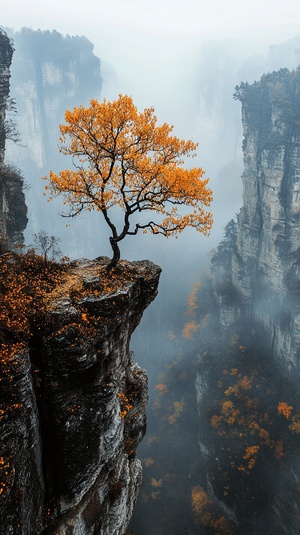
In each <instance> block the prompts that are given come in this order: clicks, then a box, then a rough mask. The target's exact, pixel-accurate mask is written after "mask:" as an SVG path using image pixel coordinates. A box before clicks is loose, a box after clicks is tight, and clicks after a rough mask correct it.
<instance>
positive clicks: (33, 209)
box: [6, 28, 106, 258]
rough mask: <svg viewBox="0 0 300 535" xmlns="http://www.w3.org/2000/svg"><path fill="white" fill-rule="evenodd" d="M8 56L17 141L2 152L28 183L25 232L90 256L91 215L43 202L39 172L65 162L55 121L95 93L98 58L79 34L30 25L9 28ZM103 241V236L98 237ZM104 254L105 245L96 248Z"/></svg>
mask: <svg viewBox="0 0 300 535" xmlns="http://www.w3.org/2000/svg"><path fill="white" fill-rule="evenodd" d="M10 35H11V38H12V40H13V43H14V48H15V51H14V56H13V63H12V67H11V96H12V97H13V98H14V99H15V101H16V106H17V114H16V117H15V121H16V126H17V129H18V131H19V133H20V138H21V141H20V143H19V144H15V143H11V142H10V143H8V144H7V149H6V157H7V161H8V162H13V164H15V165H17V166H18V167H19V168H20V169H21V170H22V173H23V175H24V177H25V182H26V184H27V185H28V189H27V190H26V203H27V206H28V212H29V213H30V218H29V222H28V225H27V228H26V233H25V238H26V242H27V243H28V244H32V243H33V234H34V233H38V232H40V231H41V230H44V231H46V232H47V233H48V234H50V235H55V236H59V238H60V240H61V248H62V249H63V250H64V253H65V254H66V255H68V256H70V257H72V258H78V257H79V256H87V257H91V258H93V257H94V256H96V251H97V250H99V243H97V249H96V248H95V247H94V248H93V250H92V248H91V247H90V246H89V243H90V242H91V241H92V242H94V241H95V239H94V237H93V238H92V236H93V234H94V233H93V228H94V226H95V224H97V223H98V220H97V223H95V217H93V216H92V215H89V214H86V215H85V217H84V218H80V219H78V220H76V221H72V225H71V227H70V228H68V229H66V221H65V220H64V219H62V218H61V217H58V216H60V215H61V214H62V213H64V212H65V210H64V205H63V202H62V200H61V199H55V200H54V201H53V202H51V203H49V202H47V197H45V196H44V195H43V194H44V193H45V189H44V188H45V182H44V181H43V180H42V177H43V176H44V175H48V174H49V171H50V169H52V170H53V171H55V172H58V171H59V170H61V169H65V167H68V166H69V165H70V164H69V162H68V161H67V160H66V158H65V157H64V156H62V155H61V154H60V153H59V151H58V143H59V135H60V133H59V124H61V123H63V122H64V115H65V111H66V110H68V109H73V107H74V106H80V105H83V106H87V105H88V104H89V101H90V99H91V98H95V99H100V94H101V87H102V78H101V70H100V69H101V64H100V60H99V58H97V57H96V56H95V55H94V53H93V45H92V43H91V42H90V41H88V39H86V38H85V37H83V36H69V35H67V36H63V35H61V34H60V33H58V32H57V31H40V30H39V31H33V30H30V29H28V28H23V29H22V30H21V31H20V32H16V33H11V34H10ZM104 242H105V243H106V238H105V240H104ZM102 250H103V251H104V254H105V253H106V249H105V248H104V247H103V249H102Z"/></svg>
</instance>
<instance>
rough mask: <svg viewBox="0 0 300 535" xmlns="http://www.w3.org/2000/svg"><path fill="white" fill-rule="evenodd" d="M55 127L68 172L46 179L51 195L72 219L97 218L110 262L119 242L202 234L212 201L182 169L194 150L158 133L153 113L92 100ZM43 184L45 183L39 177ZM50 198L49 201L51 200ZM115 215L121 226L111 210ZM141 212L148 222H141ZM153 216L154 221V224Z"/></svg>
mask: <svg viewBox="0 0 300 535" xmlns="http://www.w3.org/2000/svg"><path fill="white" fill-rule="evenodd" d="M65 120H66V124H63V125H60V132H61V137H60V152H62V153H63V154H65V155H71V156H72V159H73V164H74V167H75V170H69V169H66V170H64V171H61V172H60V173H59V174H55V173H54V172H53V171H50V174H49V179H48V181H49V184H48V185H47V186H46V189H49V191H50V193H51V195H57V194H61V193H62V194H63V195H64V197H65V204H67V205H69V207H70V211H69V213H68V215H67V217H73V216H76V215H77V214H79V213H80V212H81V211H82V210H84V209H87V210H97V211H99V212H101V213H102V214H103V217H104V220H105V221H106V223H107V225H108V226H109V228H110V231H111V236H110V238H109V239H110V244H111V247H112V250H113V258H112V261H111V264H110V266H115V265H116V263H117V262H118V260H119V259H120V250H119V242H120V241H121V240H123V239H124V238H125V237H126V236H127V235H135V234H137V233H138V231H140V230H142V231H143V232H147V231H150V232H151V233H152V234H162V235H164V236H167V237H168V236H170V235H175V234H177V233H180V232H182V231H183V230H184V229H185V228H186V227H188V226H190V227H193V228H195V229H196V230H198V231H200V232H202V233H203V234H207V233H208V232H209V230H210V228H211V224H212V214H211V213H210V212H208V211H207V210H205V207H207V206H209V205H210V203H211V200H212V192H211V190H209V189H208V188H207V183H208V179H203V180H202V176H203V174H204V171H203V170H202V169H201V167H194V168H191V169H185V168H184V158H185V157H189V156H194V155H195V150H196V147H197V144H196V143H194V142H193V141H184V140H180V139H178V138H177V137H175V136H172V135H171V132H172V130H173V127H172V126H169V125H168V124H166V123H164V124H163V125H162V126H158V125H157V124H156V123H157V119H156V116H155V115H154V109H153V108H146V109H145V110H144V111H143V112H138V110H137V108H136V107H135V105H134V104H133V101H132V98H131V97H129V96H126V95H125V96H122V95H119V98H118V99H117V100H115V101H112V102H108V101H106V100H105V99H104V101H103V102H102V103H99V102H98V101H97V100H91V102H90V107H89V108H85V107H83V106H80V107H79V108H76V107H75V108H74V109H73V111H67V112H66V114H65ZM45 179H47V177H45ZM50 198H51V197H50ZM116 206H117V207H119V208H120V209H121V212H122V220H121V222H120V216H119V215H117V214H116V211H115V210H111V209H112V208H113V207H116ZM143 212H149V213H150V214H151V216H150V217H149V218H147V219H146V217H145V216H144V214H143ZM154 214H155V216H154Z"/></svg>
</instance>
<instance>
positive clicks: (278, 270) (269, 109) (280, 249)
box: [215, 69, 300, 373]
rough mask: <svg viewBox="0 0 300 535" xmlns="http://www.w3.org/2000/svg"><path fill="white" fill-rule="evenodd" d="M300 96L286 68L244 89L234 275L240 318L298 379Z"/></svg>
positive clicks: (299, 79) (298, 77)
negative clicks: (240, 197)
mask: <svg viewBox="0 0 300 535" xmlns="http://www.w3.org/2000/svg"><path fill="white" fill-rule="evenodd" d="M299 90H300V71H299V69H298V70H297V71H292V72H289V71H288V70H287V69H281V70H280V71H278V72H274V73H272V74H269V75H265V76H263V77H262V79H261V80H260V82H256V83H254V84H253V85H251V86H249V85H248V84H242V85H241V86H240V88H239V90H238V93H239V94H238V95H237V96H238V97H239V98H240V100H241V101H242V120H243V128H244V142H243V150H244V173H243V190H244V193H243V200H244V202H243V207H242V209H241V211H240V213H239V216H238V236H237V241H236V244H235V247H234V249H233V251H232V253H233V254H232V257H231V267H230V269H229V273H230V277H231V282H232V284H233V287H234V289H235V291H236V292H237V293H238V294H239V298H240V301H239V305H240V306H239V313H240V314H244V315H246V316H249V317H251V319H253V320H256V321H257V322H258V324H259V325H261V327H262V328H263V329H264V332H265V336H266V337H267V339H268V342H269V346H270V347H271V348H272V353H273V356H274V358H275V359H278V360H279V362H280V363H281V364H282V365H283V366H284V367H285V368H286V369H287V370H289V371H290V372H297V373H299V371H300V369H299V359H300V330H299V329H300V308H299V288H300V271H299V253H300V232H299V226H300V203H299V200H300V111H299V110H300V96H299V95H300V91H299ZM216 264H218V262H216ZM221 265H222V261H221V263H220V264H219V267H220V268H221V271H222V269H223V268H222V267H221ZM215 275H216V279H217V280H219V282H220V280H221V279H222V277H223V278H224V269H223V274H221V272H219V273H218V269H215ZM227 276H228V270H227ZM220 277H221V278H220ZM236 305H237V302H235V306H236ZM225 316H226V307H225ZM227 320H228V318H227Z"/></svg>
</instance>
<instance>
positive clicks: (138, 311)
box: [0, 259, 160, 535]
mask: <svg viewBox="0 0 300 535" xmlns="http://www.w3.org/2000/svg"><path fill="white" fill-rule="evenodd" d="M104 264H105V262H104V261H103V260H101V259H98V260H97V261H93V262H92V261H88V260H83V261H79V262H76V263H74V264H73V267H72V270H71V271H70V272H69V274H68V275H67V276H66V278H65V280H64V281H60V282H59V284H58V285H57V287H56V289H55V290H54V291H53V292H52V294H51V295H50V296H49V297H48V302H47V311H46V313H45V315H44V316H43V318H42V319H41V321H40V323H39V326H38V327H36V328H35V331H34V332H33V333H32V339H31V341H30V344H29V348H28V350H27V351H24V352H23V353H22V354H18V355H16V356H15V357H13V358H12V359H11V360H9V361H8V362H7V374H6V375H5V376H4V377H3V378H2V385H3V387H4V388H2V391H3V395H4V396H5V399H6V401H7V410H6V411H1V416H0V420H1V427H2V428H1V436H2V440H3V443H2V452H1V458H0V460H1V464H0V474H1V476H2V479H1V481H2V482H1V486H0V517H1V528H0V531H1V530H2V531H1V533H3V535H4V533H5V535H8V534H13V535H15V534H17V533H22V534H23V535H41V534H43V535H53V534H54V533H55V534H57V535H78V534H79V533H80V534H81V535H100V534H101V535H123V534H124V532H125V530H126V527H127V525H128V523H129V520H130V516H131V512H132V508H133V504H134V502H135V499H136V495H137V489H138V486H139V484H140V482H141V464H140V461H139V460H138V459H137V458H136V457H135V450H136V447H137V445H138V443H139V442H140V441H141V439H142V437H143V435H144V433H145V428H146V417H145V408H146V403H147V376H146V373H145V371H144V370H142V369H141V368H140V367H139V366H138V364H136V363H134V362H133V360H132V355H131V352H130V349H129V343H130V336H131V334H132V332H133V331H134V329H135V328H136V326H137V325H138V323H139V322H140V319H141V317H142V314H143V311H144V309H145V308H146V307H147V306H148V305H149V304H150V303H151V301H152V300H153V299H154V298H155V295H156V292H157V285H158V280H159V274H160V268H158V267H157V266H155V265H154V264H151V263H150V262H147V261H142V262H134V263H132V264H129V263H122V269H123V270H124V269H125V270H126V273H127V274H128V276H126V277H125V278H124V277H123V280H122V284H121V285H119V287H118V288H117V289H116V287H114V289H111V288H110V287H109V286H107V287H105V289H104V288H103V279H102V277H101V270H103V269H105V268H104ZM114 282H115V281H114ZM112 286H113V280H112Z"/></svg>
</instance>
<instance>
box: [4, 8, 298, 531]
mask: <svg viewBox="0 0 300 535" xmlns="http://www.w3.org/2000/svg"><path fill="white" fill-rule="evenodd" d="M203 4H204V3H203V2H198V1H197V0H187V1H185V2H183V1H179V0H175V1H174V0H164V1H157V0H152V1H150V0H149V1H148V0H147V1H142V2H140V1H138V0H126V1H122V0H117V1H116V0H110V1H109V0H107V1H100V2H99V1H97V0H87V1H86V2H84V3H83V2H81V1H80V2H79V1H74V0H72V1H71V0H65V1H64V2H61V1H57V0H55V1H54V2H51V3H49V4H46V5H45V4H42V3H40V2H37V1H35V0H33V1H30V0H29V1H28V2H26V8H25V7H24V4H23V3H22V4H21V2H20V1H11V2H10V3H9V4H7V6H6V9H5V12H4V13H3V14H2V17H1V24H2V26H4V27H8V28H13V29H14V30H18V29H20V28H21V27H23V26H25V27H30V28H32V29H38V28H41V29H50V30H52V29H55V30H57V31H59V32H61V33H62V34H64V35H66V34H70V35H76V34H79V35H85V36H86V37H87V38H88V39H89V40H90V41H91V42H92V43H93V44H94V53H95V54H96V55H97V56H98V57H99V58H100V60H101V74H102V78H103V86H102V90H101V96H102V97H105V98H106V99H113V98H116V97H117V95H118V94H119V93H122V94H130V95H132V97H133V100H134V102H135V104H136V105H137V106H138V107H139V108H144V107H150V106H154V107H155V111H156V115H157V118H158V122H159V123H162V122H164V121H166V122H168V123H170V124H173V125H174V133H175V135H177V136H179V137H183V138H191V139H193V140H194V141H196V142H199V143H200V145H199V149H198V151H197V153H198V156H197V159H196V160H194V161H193V163H194V164H195V165H200V166H202V167H203V168H204V169H205V171H206V176H208V177H209V178H210V186H211V187H212V189H213V191H214V202H213V205H212V210H213V213H214V220H215V221H214V227H213V230H212V233H211V236H210V237H208V238H206V237H204V236H202V235H201V234H199V233H196V232H195V231H193V230H189V231H185V232H184V233H183V235H182V236H180V237H179V239H178V240H175V239H169V240H165V239H164V238H161V237H151V236H142V237H141V238H136V237H128V238H127V240H126V242H125V243H124V245H123V244H122V250H121V253H122V256H123V257H126V258H129V259H133V260H135V259H141V258H148V259H150V260H152V261H154V262H156V263H158V264H159V265H161V266H162V268H163V273H162V277H161V283H160V289H159V296H158V298H157V299H156V301H155V302H154V303H153V304H152V305H151V307H150V308H149V310H147V311H146V313H145V315H144V318H143V321H142V323H141V326H140V327H139V328H138V329H137V332H136V334H135V336H134V338H133V342H132V347H133V349H134V351H135V358H136V359H137V361H138V362H139V363H140V364H141V365H142V366H144V367H145V368H146V370H147V372H148V374H149V386H150V402H149V403H150V405H149V407H151V406H152V405H151V404H152V403H153V399H154V398H155V396H156V394H157V393H155V390H154V388H155V385H156V383H157V382H159V376H160V374H164V373H165V372H164V370H165V367H166V368H167V369H168V370H170V367H171V364H172V365H174V362H176V366H175V368H176V374H177V375H178V376H180V374H182V373H183V371H184V368H186V367H187V366H190V370H194V368H193V366H194V365H195V356H196V347H194V346H193V344H192V343H190V342H189V341H188V340H184V339H183V338H182V328H183V326H184V324H185V322H186V321H187V315H186V314H187V300H188V295H189V293H190V291H191V289H192V287H193V285H194V284H195V282H196V281H197V280H199V279H200V278H203V277H204V275H203V274H201V273H203V271H204V270H206V269H208V268H209V261H210V259H209V254H210V251H211V249H212V248H215V247H216V246H217V244H218V243H219V240H220V239H221V236H222V234H223V229H224V226H225V225H226V223H227V222H228V221H229V220H230V219H231V218H234V217H235V214H236V213H237V212H238V211H239V208H240V207H241V205H242V185H241V178H240V177H241V173H242V169H243V162H242V149H241V145H242V124H241V112H240V103H239V102H236V101H234V100H233V98H232V94H233V92H234V87H235V85H237V84H238V83H239V82H240V81H242V80H243V81H248V82H252V81H254V80H255V79H259V78H260V77H261V75H262V74H263V73H264V72H267V71H272V70H274V69H278V68H280V67H288V68H293V67H295V66H297V64H298V62H299V60H300V55H299V49H300V40H299V38H297V37H296V36H297V34H298V25H297V21H299V20H300V4H299V2H298V1H287V2H285V3H284V4H283V3H282V2H279V1H277V2H276V1H269V0H265V1H262V0H260V1H258V0H255V1H253V0H252V1H251V2H250V1H246V2H241V1H240V0H239V1H237V0H231V1H225V2H224V1H222V0H213V1H211V2H209V3H208V2H207V3H205V4H206V5H203ZM283 43H284V44H283ZM12 96H13V95H12ZM79 104H80V103H79ZM21 134H22V132H21ZM56 143H57V140H53V144H54V146H55V145H56ZM8 152H9V151H8ZM14 154H15V148H14ZM17 163H18V162H17ZM20 167H21V165H20ZM25 179H26V177H25ZM28 215H29V218H30V212H29V214H28ZM82 221H83V225H84V221H85V219H83V220H82ZM64 224H65V223H64ZM97 224H98V221H97ZM56 225H58V226H57V227H56ZM54 226H55V228H59V224H58V223H55V224H54ZM41 228H43V221H42V220H41V219H37V220H35V221H34V222H31V227H30V229H31V230H30V232H32V231H33V230H34V231H39V230H41ZM58 236H60V232H59V231H58ZM30 239H31V237H30V235H29V233H28V235H27V242H28V243H30ZM106 239H107V237H106V236H105V240H106ZM100 240H101V241H100ZM103 243H104V242H103V239H102V238H99V239H98V238H93V241H92V243H91V245H90V247H89V249H85V247H87V244H86V243H84V244H83V243H78V242H76V241H74V239H72V240H68V239H67V238H64V239H63V248H64V252H66V253H67V254H69V255H70V256H71V257H72V256H74V255H77V256H78V255H79V256H82V255H89V256H99V255H100V254H110V251H109V248H108V246H107V245H106V244H105V245H104V244H103ZM99 245H100V247H101V251H100V250H99ZM65 249H66V251H65ZM179 356H180V358H181V359H182V360H181V362H182V365H181V364H180V363H178V362H179V361H177V360H176V359H177V358H179ZM170 363H171V364H170ZM181 366H182V367H183V368H181ZM175 368H174V369H175ZM190 370H188V371H190ZM168 373H170V372H168ZM177 375H176V377H177ZM174 377H175V371H174ZM193 384H194V376H193V375H190V376H189V378H188V381H187V383H186V385H187V387H188V388H189V389H190V392H191V399H192V398H193V396H194V394H193V393H192V389H193ZM177 387H178V391H180V388H179V386H178V384H177ZM181 387H182V384H181ZM194 397H195V396H194ZM176 399H177V398H176ZM191 403H194V404H195V399H193V401H191ZM154 412H155V411H153V412H151V414H150V415H149V426H148V433H149V435H150V436H151V435H152V433H155V434H157V433H158V432H159V431H158V430H157V429H153V426H156V425H157V422H158V420H157V419H156V420H155V418H154ZM190 414H191V415H192V417H193V418H195V417H196V408H195V405H194V406H193V408H192V409H191V413H190ZM188 422H189V425H191V426H192V422H191V421H190V420H188ZM185 433H186V435H185V439H186V443H188V442H189V440H190V441H192V445H191V447H190V449H188V451H189V453H190V454H191V455H194V454H195V451H196V450H197V447H198V446H197V445H195V441H196V432H195V428H194V427H193V429H192V432H191V434H190V436H189V434H188V429H185ZM173 438H174V437H173ZM180 438H181V439H182V437H180ZM179 442H180V441H179V440H178V443H179ZM143 448H144V449H143ZM161 448H162V449H163V448H165V449H166V451H168V444H167V445H166V444H162V445H161ZM180 448H181V453H182V455H183V452H184V446H183V445H182V444H180V445H179V450H180ZM140 451H141V456H142V457H146V456H147V446H146V442H145V444H143V445H142V446H141V449H140ZM164 455H165V456H167V454H166V453H165V452H164ZM174 455H175V454H174ZM179 462H180V461H179ZM183 465H184V467H185V469H186V470H188V461H187V460H186V459H184V462H183ZM177 484H178V487H177V492H178V494H177V497H176V500H180V493H181V492H183V491H182V488H181V487H180V483H178V482H177ZM169 499H170V498H169ZM140 507H141V506H140ZM143 507H146V505H143V506H142V507H141V508H140V509H139V512H140V511H141V509H143ZM145 518H147V521H146V523H145V524H143V521H142V519H141V518H139V519H138V521H136V525H137V526H138V528H139V530H140V531H137V532H135V534H136V535H142V534H143V535H150V534H151V533H158V531H155V529H156V528H155V527H153V525H152V524H150V525H148V524H147V523H148V522H149V518H148V517H147V514H146V513H145ZM180 533H181V532H180V529H179V531H178V534H179V535H180ZM182 533H183V532H182ZM174 535H175V532H174Z"/></svg>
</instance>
